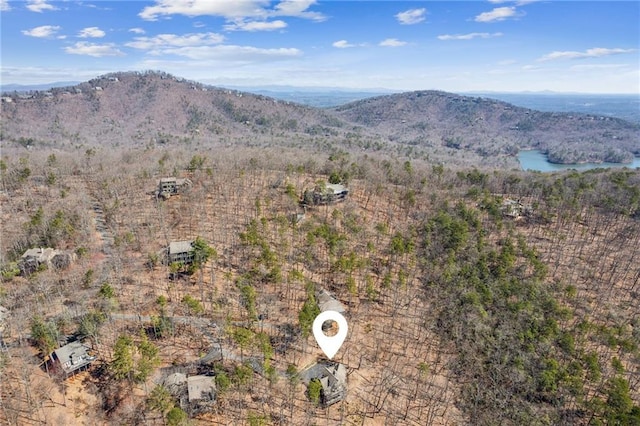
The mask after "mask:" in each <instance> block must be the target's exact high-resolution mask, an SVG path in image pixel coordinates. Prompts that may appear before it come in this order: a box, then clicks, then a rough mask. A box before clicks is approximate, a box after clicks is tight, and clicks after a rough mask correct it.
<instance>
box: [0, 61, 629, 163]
mask: <svg viewBox="0 0 640 426" xmlns="http://www.w3.org/2000/svg"><path fill="white" fill-rule="evenodd" d="M1 136H2V139H3V140H5V141H13V142H17V143H20V144H22V145H24V146H30V145H51V146H56V147H62V146H79V145H85V144H86V145H101V146H117V145H122V146H136V145H142V146H146V145H148V144H168V143H192V142H195V143H201V142H206V143H208V144H210V143H214V144H215V143H220V144H223V145H230V144H233V145H235V144H239V145H250V146H265V145H273V144H276V145H280V146H294V145H295V146H300V145H304V146H315V145H318V146H329V147H333V146H335V145H338V146H340V147H342V148H345V149H349V148H354V149H355V148H357V149H360V150H369V151H375V150H387V151H389V152H399V153H401V154H402V155H404V156H407V157H420V156H422V157H423V158H427V156H429V158H431V159H432V160H450V159H455V160H454V161H466V162H467V163H469V162H472V163H474V164H479V163H481V162H486V163H488V164H489V165H491V164H493V165H496V164H497V163H496V159H498V158H502V159H503V163H502V164H504V165H513V163H514V162H515V160H514V159H515V155H516V154H517V152H518V151H519V150H520V149H526V148H537V149H542V150H544V151H545V152H547V153H548V155H549V159H550V160H551V161H554V162H558V163H580V162H599V161H610V162H623V163H624V162H630V161H631V160H632V159H633V156H634V155H636V156H638V155H640V126H638V125H637V124H633V123H629V122H626V121H624V120H620V119H615V118H609V117H599V116H590V115H580V114H567V113H551V112H540V111H534V110H530V109H526V108H520V107H516V106H513V105H511V104H508V103H505V102H501V101H497V100H493V99H484V98H475V97H467V96H459V95H454V94H450V93H445V92H437V91H418V92H409V93H402V94H393V95H385V96H378V97H373V98H368V99H365V100H361V101H357V102H352V103H349V104H346V105H343V106H340V107H336V108H332V109H320V108H312V107H308V106H303V105H299V104H295V103H291V102H285V101H278V100H276V99H273V98H270V97H267V96H263V95H256V94H251V93H246V92H239V91H234V90H227V89H220V88H214V87H208V86H204V85H202V84H200V83H196V82H191V81H187V80H184V79H181V78H177V77H173V76H171V75H168V74H165V73H161V72H144V73H138V72H131V73H116V74H109V75H105V76H102V77H100V78H96V79H94V80H90V81H88V82H86V83H82V84H79V85H76V86H72V87H64V88H55V89H51V90H50V91H36V92H30V93H28V94H19V93H16V92H13V93H6V94H5V96H4V97H3V104H2V132H1Z"/></svg>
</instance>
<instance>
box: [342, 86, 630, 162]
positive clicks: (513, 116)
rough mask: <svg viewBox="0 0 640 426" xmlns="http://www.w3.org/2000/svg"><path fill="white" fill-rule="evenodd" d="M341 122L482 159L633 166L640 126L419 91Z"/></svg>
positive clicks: (345, 113)
mask: <svg viewBox="0 0 640 426" xmlns="http://www.w3.org/2000/svg"><path fill="white" fill-rule="evenodd" d="M333 111H334V112H335V113H336V114H337V116H338V117H340V118H341V119H344V120H347V121H350V122H353V123H357V124H360V125H363V126H367V127H370V128H371V129H372V130H375V131H376V132H377V133H380V134H383V135H385V136H386V137H388V138H390V139H392V140H397V141H402V142H404V143H409V144H414V145H419V146H422V145H426V146H432V147H436V146H442V145H444V146H446V147H449V148H453V149H463V150H472V151H475V152H477V153H479V154H480V155H482V156H492V155H496V154H505V153H506V154H514V153H516V152H517V151H518V150H520V149H526V148H537V149H542V150H544V151H546V152H547V153H548V154H549V158H550V160H551V161H554V162H558V163H580V162H599V161H610V162H630V161H631V160H632V159H633V156H634V155H636V156H638V155H640V126H638V125H635V124H633V123H629V122H627V121H624V120H620V119H617V118H611V117H600V116H593V115H585V114H570V113H552V112H541V111H535V110H531V109H527V108H521V107H517V106H514V105H511V104H508V103H506V102H501V101H497V100H494V99H487V98H476V97H468V96H459V95H455V94H451V93H445V92H438V91H418V92H411V93H401V94H393V95H387V96H379V97H375V98H369V99H364V100H361V101H358V102H353V103H350V104H347V105H343V106H340V107H337V108H335V109H333Z"/></svg>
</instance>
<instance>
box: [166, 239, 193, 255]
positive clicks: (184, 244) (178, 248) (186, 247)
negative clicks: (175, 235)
mask: <svg viewBox="0 0 640 426" xmlns="http://www.w3.org/2000/svg"><path fill="white" fill-rule="evenodd" d="M192 250H193V241H191V240H188V241H172V242H171V243H169V254H174V253H186V252H189V251H192Z"/></svg>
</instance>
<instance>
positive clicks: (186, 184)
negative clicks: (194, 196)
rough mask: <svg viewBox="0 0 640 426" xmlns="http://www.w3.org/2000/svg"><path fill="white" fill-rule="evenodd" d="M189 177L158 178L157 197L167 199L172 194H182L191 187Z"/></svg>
mask: <svg viewBox="0 0 640 426" xmlns="http://www.w3.org/2000/svg"><path fill="white" fill-rule="evenodd" d="M191 185H192V183H191V181H190V180H189V179H180V178H176V177H167V178H162V179H160V182H158V192H157V194H156V195H157V196H158V198H163V199H167V198H169V197H171V196H172V195H178V194H184V193H185V192H187V191H188V190H189V188H191Z"/></svg>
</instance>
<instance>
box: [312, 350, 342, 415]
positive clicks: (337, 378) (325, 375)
mask: <svg viewBox="0 0 640 426" xmlns="http://www.w3.org/2000/svg"><path fill="white" fill-rule="evenodd" d="M302 378H303V380H304V381H305V382H306V383H307V384H308V383H309V382H310V381H311V380H312V379H318V380H319V381H320V384H321V385H322V391H321V392H320V403H321V404H322V405H323V406H324V407H328V406H330V405H333V404H335V403H336V402H339V401H342V400H343V399H344V398H345V397H346V396H347V368H346V367H345V365H344V364H340V363H337V362H332V361H324V362H319V363H317V364H315V365H313V366H312V367H310V368H309V369H307V370H306V371H304V372H302Z"/></svg>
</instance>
